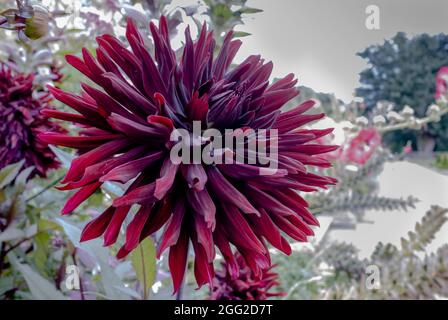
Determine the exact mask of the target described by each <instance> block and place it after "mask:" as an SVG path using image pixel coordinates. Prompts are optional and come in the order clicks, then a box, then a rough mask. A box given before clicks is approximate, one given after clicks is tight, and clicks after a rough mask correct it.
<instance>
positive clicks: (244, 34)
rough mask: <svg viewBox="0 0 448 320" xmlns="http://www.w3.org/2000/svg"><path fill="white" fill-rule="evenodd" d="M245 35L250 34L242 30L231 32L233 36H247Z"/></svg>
mask: <svg viewBox="0 0 448 320" xmlns="http://www.w3.org/2000/svg"><path fill="white" fill-rule="evenodd" d="M247 36H250V33H248V32H244V31H235V32H234V33H233V37H234V38H243V37H247Z"/></svg>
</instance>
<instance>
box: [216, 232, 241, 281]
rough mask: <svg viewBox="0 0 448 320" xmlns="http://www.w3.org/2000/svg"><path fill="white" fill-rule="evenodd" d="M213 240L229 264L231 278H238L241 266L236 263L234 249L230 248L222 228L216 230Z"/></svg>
mask: <svg viewBox="0 0 448 320" xmlns="http://www.w3.org/2000/svg"><path fill="white" fill-rule="evenodd" d="M213 239H214V240H215V244H216V246H217V247H218V249H219V251H221V254H222V255H223V257H224V259H225V261H226V263H227V266H228V271H229V273H230V276H231V277H232V278H236V277H238V275H239V266H238V264H237V262H236V259H235V256H234V255H233V252H232V249H231V248H230V243H229V241H228V240H227V239H226V237H225V234H224V231H222V230H221V228H219V229H216V231H215V232H214V233H213Z"/></svg>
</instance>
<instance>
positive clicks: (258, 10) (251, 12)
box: [238, 7, 263, 14]
mask: <svg viewBox="0 0 448 320" xmlns="http://www.w3.org/2000/svg"><path fill="white" fill-rule="evenodd" d="M238 11H239V12H241V13H245V14H253V13H260V12H263V10H261V9H257V8H249V7H246V8H243V9H241V10H238Z"/></svg>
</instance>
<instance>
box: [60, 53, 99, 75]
mask: <svg viewBox="0 0 448 320" xmlns="http://www.w3.org/2000/svg"><path fill="white" fill-rule="evenodd" d="M65 60H66V61H67V62H68V63H69V64H70V65H72V66H73V67H74V68H75V69H77V70H79V71H80V72H81V73H82V74H84V75H85V76H87V77H88V78H90V79H91V80H93V81H95V76H94V75H93V74H92V73H91V72H90V70H89V68H88V67H87V66H86V64H85V63H84V61H82V60H81V59H80V58H78V57H76V56H74V55H71V54H68V55H66V56H65Z"/></svg>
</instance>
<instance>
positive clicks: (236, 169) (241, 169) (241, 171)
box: [217, 163, 288, 180]
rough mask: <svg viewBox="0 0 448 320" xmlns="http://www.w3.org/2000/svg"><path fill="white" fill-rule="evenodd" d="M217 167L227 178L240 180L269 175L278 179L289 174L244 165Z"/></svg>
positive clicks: (235, 164)
mask: <svg viewBox="0 0 448 320" xmlns="http://www.w3.org/2000/svg"><path fill="white" fill-rule="evenodd" d="M217 167H218V168H219V170H220V171H221V172H222V173H224V174H225V175H226V176H228V177H231V178H234V179H240V180H246V179H253V178H260V176H261V175H269V176H270V177H273V178H274V177H275V178H277V177H284V176H286V175H287V174H288V171H287V170H281V169H270V168H263V167H257V166H253V165H249V164H244V163H234V164H225V165H222V164H219V165H217Z"/></svg>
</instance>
